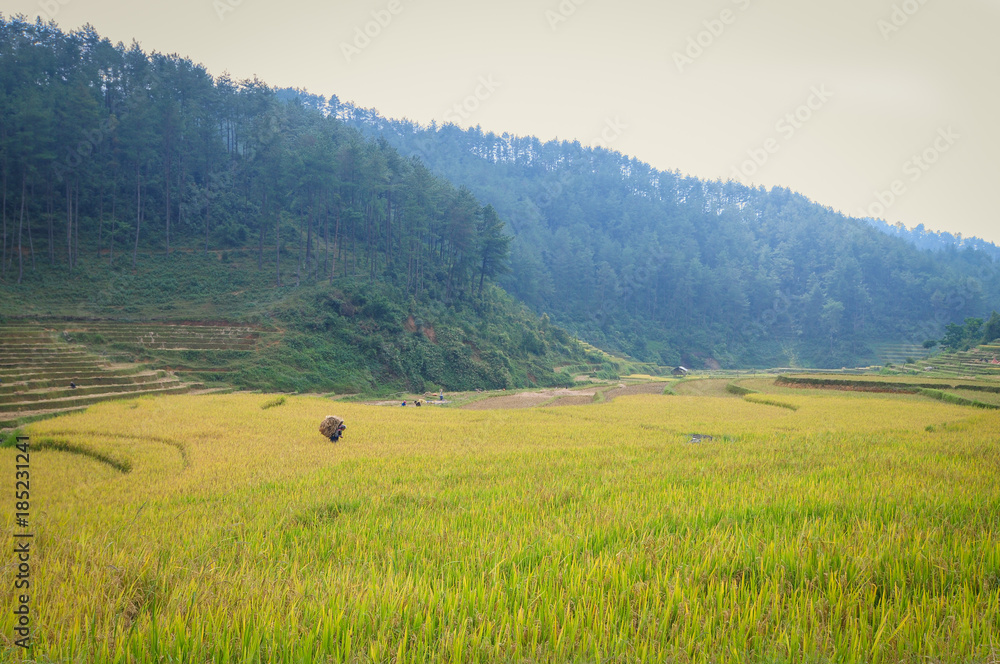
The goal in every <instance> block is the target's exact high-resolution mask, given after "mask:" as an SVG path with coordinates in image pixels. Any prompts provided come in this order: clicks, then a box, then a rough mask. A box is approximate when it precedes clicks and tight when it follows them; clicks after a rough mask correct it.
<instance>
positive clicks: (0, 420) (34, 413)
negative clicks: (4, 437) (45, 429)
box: [0, 406, 87, 429]
mask: <svg viewBox="0 0 1000 664" xmlns="http://www.w3.org/2000/svg"><path fill="white" fill-rule="evenodd" d="M83 410H87V407H86V406H76V407H73V408H58V409H56V410H29V411H23V412H20V413H17V415H16V416H13V417H12V416H11V414H10V413H0V429H16V428H17V427H20V426H23V425H25V424H27V423H28V422H34V421H37V420H44V419H46V418H49V417H55V416H56V415H65V414H66V413H77V412H80V411H83Z"/></svg>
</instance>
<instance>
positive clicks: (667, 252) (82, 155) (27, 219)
mask: <svg viewBox="0 0 1000 664" xmlns="http://www.w3.org/2000/svg"><path fill="white" fill-rule="evenodd" d="M0 63H2V65H3V66H2V67H0V114H2V118H3V127H2V131H0V168H2V187H3V193H2V196H3V227H4V243H3V254H2V258H3V260H2V261H0V262H2V267H3V273H2V278H3V279H4V282H3V283H4V287H5V288H13V285H15V282H16V283H20V284H21V286H19V287H18V289H14V290H12V291H11V292H14V293H16V294H18V297H19V298H22V299H21V301H28V300H30V299H31V297H32V293H39V292H41V291H40V289H43V288H44V285H45V284H47V283H51V282H52V280H53V279H56V280H59V281H60V282H63V283H66V284H70V285H73V284H78V285H79V284H88V286H87V287H88V288H89V287H94V288H96V289H97V291H98V292H103V293H108V292H109V289H107V288H105V287H102V286H101V285H100V284H102V283H105V282H106V281H107V280H110V279H117V280H118V282H117V283H122V276H123V275H128V274H141V275H142V278H143V279H144V284H146V287H148V288H150V289H154V290H156V289H157V288H158V294H157V295H156V296H155V297H153V298H151V297H150V296H149V292H148V291H140V290H130V289H128V288H123V287H117V288H116V289H114V291H113V296H109V297H108V298H106V299H107V301H106V302H105V301H104V300H101V299H100V298H95V299H94V300H93V301H92V304H93V307H92V309H90V310H88V311H89V313H92V314H100V315H115V314H116V313H117V314H118V315H120V314H122V313H123V312H126V313H127V312H128V311H129V309H128V308H129V307H135V306H136V304H135V303H136V301H138V300H142V301H143V303H144V304H145V305H149V304H150V303H152V302H159V303H160V304H159V305H157V306H161V310H162V311H163V312H170V311H173V310H176V307H177V306H178V304H177V302H173V301H171V295H172V294H173V295H177V296H180V295H181V294H184V293H185V292H187V291H188V290H190V288H189V284H188V283H187V281H181V282H180V283H178V270H183V269H184V268H185V267H186V264H185V260H186V257H190V256H191V255H192V254H202V255H204V254H208V253H210V252H224V253H225V254H226V256H227V260H229V258H232V259H234V262H233V264H232V267H231V268H230V269H231V270H232V278H233V279H234V280H237V281H239V280H244V281H251V282H253V283H254V284H255V285H254V286H253V287H254V288H262V286H261V284H267V283H271V284H272V286H270V288H272V290H273V292H272V291H268V293H269V295H268V296H267V297H264V296H261V299H260V300H259V303H260V307H258V309H260V308H267V306H270V304H269V303H272V302H273V301H274V300H275V299H276V298H278V295H276V294H275V293H279V294H280V293H289V292H293V291H294V290H295V289H296V288H297V289H300V290H303V291H305V290H309V289H312V290H309V292H310V293H315V294H316V297H315V298H313V299H312V300H309V303H308V313H302V312H299V313H298V314H296V316H298V323H299V324H301V326H302V330H303V333H304V334H306V333H307V332H309V331H310V330H311V333H314V334H316V335H324V334H326V335H334V336H336V335H340V336H339V337H338V338H340V339H341V341H342V346H341V349H340V351H338V353H339V352H344V353H346V352H347V350H346V349H347V348H355V349H358V353H359V354H360V355H363V356H364V357H365V358H366V359H365V361H364V362H362V363H361V364H362V365H363V366H364V371H366V372H368V373H367V374H366V375H367V376H368V378H367V379H366V380H376V378H378V379H385V380H407V381H410V382H419V381H420V380H423V379H425V378H432V379H434V380H436V381H437V382H438V383H440V384H444V385H448V384H449V383H450V384H458V383H462V384H466V385H473V384H474V381H487V382H488V383H489V384H491V385H503V384H506V383H508V382H510V381H515V382H517V381H520V382H525V381H529V382H530V381H531V380H532V379H531V378H529V376H534V379H538V372H539V371H542V368H544V367H546V366H547V367H549V370H550V369H551V366H552V361H553V357H552V356H550V355H547V354H548V353H550V352H556V350H557V349H558V348H566V349H568V348H569V347H568V346H564V344H565V342H566V340H565V339H564V338H563V337H560V336H559V335H558V334H557V333H555V332H553V331H551V330H549V331H548V332H547V331H546V330H548V328H547V326H548V325H549V323H548V321H549V320H550V321H551V322H553V323H555V324H557V325H559V326H563V327H565V328H566V329H568V330H570V331H571V332H573V333H574V334H576V335H578V336H579V337H580V338H582V339H584V340H587V341H590V342H592V343H594V344H596V345H598V346H601V347H604V348H607V349H610V350H614V351H620V352H624V353H628V354H630V355H631V356H633V357H635V358H638V359H640V360H643V361H649V362H656V363H660V364H666V365H676V364H682V363H683V364H689V365H693V366H699V367H700V366H719V365H721V366H726V367H737V366H774V365H787V364H802V365H816V366H842V365H854V364H870V363H874V362H877V361H878V353H877V346H878V344H880V343H885V342H901V341H902V342H907V343H912V344H920V343H921V342H923V341H924V340H925V339H928V338H933V337H935V336H936V335H938V334H940V333H941V331H942V330H943V329H944V326H945V325H946V324H947V323H951V322H957V321H961V320H963V319H964V318H965V317H967V316H973V315H980V316H983V315H986V314H988V313H989V311H990V310H991V309H995V308H1000V271H998V268H997V264H996V262H995V257H996V247H995V246H993V245H988V244H987V243H981V242H970V241H968V240H963V241H962V243H949V242H948V238H946V237H942V236H939V237H938V238H937V239H932V238H930V237H929V236H922V239H924V240H927V241H929V242H931V244H934V245H942V244H943V248H941V246H934V247H933V248H934V249H936V250H935V251H931V250H927V249H922V248H920V247H918V246H915V245H914V244H913V243H912V242H908V241H905V240H904V239H901V238H899V237H891V236H890V235H887V234H886V233H884V232H879V231H877V230H876V229H875V228H874V227H873V226H872V224H871V223H870V222H868V221H862V220H856V219H849V218H846V217H844V216H842V215H840V214H837V213H834V212H833V211H832V210H830V209H828V208H825V207H823V206H821V205H818V204H816V203H813V202H811V201H809V200H807V199H805V198H804V197H802V196H800V195H797V194H795V193H793V192H791V191H788V190H785V189H780V188H775V189H772V190H771V191H765V190H764V189H763V188H757V189H754V188H749V187H746V186H744V185H741V184H737V183H733V182H725V183H723V182H721V181H715V182H705V181H702V180H698V179H696V178H691V177H685V176H683V175H681V174H679V173H676V172H674V173H671V172H663V171H658V170H655V169H653V168H651V167H650V166H649V165H647V164H644V163H642V162H640V161H638V160H635V159H631V158H628V157H626V156H624V155H621V154H619V153H617V152H614V151H611V150H609V149H603V148H598V149H593V148H586V147H583V146H582V145H580V143H578V142H574V143H569V142H562V143H556V142H550V143H545V144H543V143H541V142H540V141H538V140H537V139H534V138H530V137H514V136H510V135H502V136H497V135H494V134H486V133H483V132H482V131H479V130H477V129H470V130H461V129H459V128H458V127H456V126H454V125H446V126H444V127H437V126H431V127H421V126H418V125H415V124H413V123H410V122H407V121H405V120H402V121H393V120H386V119H384V118H382V117H380V116H379V115H378V114H377V113H376V112H374V111H368V110H364V109H358V108H355V107H354V106H352V105H350V104H341V103H340V102H339V101H338V100H336V99H332V100H329V101H327V100H324V99H321V98H316V97H311V96H309V95H308V94H304V93H298V92H295V91H289V90H281V91H279V90H276V89H274V88H271V87H269V83H271V84H273V83H275V82H261V81H233V80H230V79H229V78H227V77H221V78H219V79H213V78H212V77H211V76H209V75H208V74H207V73H206V71H205V70H204V68H202V67H200V66H198V65H197V64H195V63H192V62H191V61H190V60H186V59H184V58H181V57H177V56H164V55H161V54H152V55H147V54H145V53H144V52H143V51H142V49H141V48H140V47H139V46H138V45H136V44H133V45H132V46H131V47H125V46H124V45H121V44H119V45H117V46H115V45H112V44H111V43H110V42H108V41H107V40H103V39H101V38H100V36H99V35H97V34H96V32H95V31H93V30H92V29H85V30H81V31H77V32H73V33H69V34H67V33H63V32H62V31H60V30H59V29H58V28H56V27H55V26H54V25H48V26H46V25H42V24H35V23H29V22H26V21H22V20H20V19H17V18H15V19H5V20H3V22H2V23H0ZM277 83H280V82H277ZM361 132H364V133H366V134H368V135H369V138H367V139H366V138H364V137H363V136H362V134H361ZM611 138H613V127H609V141H610V139H611ZM609 145H612V147H613V144H611V143H609ZM414 157H415V159H414ZM442 178H443V179H442ZM445 180H447V182H446V181H445ZM219 255H222V254H221V253H220V254H219ZM91 257H93V260H94V261H96V260H97V257H100V262H98V263H94V262H93V261H92V260H91ZM164 261H167V262H164ZM95 265H99V266H101V267H100V269H97V268H96V267H94V266H95ZM197 265H198V264H197V263H196V261H191V262H190V266H191V269H192V270H201V269H202V268H201V267H195V266H197ZM154 266H155V268H154ZM164 266H166V267H164ZM212 269H213V274H217V273H218V272H217V270H218V267H217V266H216V267H213V268H212ZM223 269H225V268H223ZM151 270H152V272H151ZM42 275H44V278H43V276H42ZM157 278H162V283H160V284H159V286H156V279H157ZM491 283H498V284H500V285H502V286H503V288H504V289H505V290H506V291H507V292H508V293H510V294H511V295H513V296H514V297H516V298H517V299H519V300H521V301H522V302H524V303H525V304H526V305H527V306H528V307H530V308H531V309H532V310H533V311H534V312H535V314H536V316H541V314H547V316H548V319H543V320H539V319H537V318H536V319H535V320H534V322H528V319H527V318H525V317H524V316H523V315H522V314H516V315H514V314H513V313H512V312H514V311H515V310H516V307H514V306H513V304H512V303H510V302H509V300H508V299H505V297H504V296H503V294H502V293H499V292H498V291H495V289H493V288H491V286H490V284H491ZM80 287H82V286H80ZM192 288H193V287H192ZM32 289H34V290H32ZM232 290H233V292H237V291H238V289H236V288H234V289H232ZM70 291H72V288H70ZM262 292H263V291H262ZM44 294H45V296H46V297H54V295H52V292H46V293H44ZM375 294H377V295H378V296H377V297H376V296H375ZM310 297H311V296H310ZM156 298H159V299H156ZM303 306H306V305H303ZM115 307H118V309H116V308H115ZM253 310H254V306H252V305H248V306H247V307H246V308H245V310H244V313H245V314H247V315H249V313H250V312H252V311H253ZM357 311H361V312H362V313H363V315H364V316H365V320H366V321H367V322H365V323H364V325H363V326H362V327H360V328H359V327H358V326H357V325H356V323H358V321H357V320H356V319H354V318H353V317H354V316H355V312H357ZM421 312H423V313H421ZM8 313H10V312H8ZM257 313H259V311H257ZM284 313H285V315H289V312H288V311H285V312H284ZM426 314H430V315H433V316H436V317H438V318H439V319H440V320H441V321H445V320H450V321H452V323H449V327H447V328H443V329H450V330H452V332H451V333H449V334H445V335H440V334H439V335H438V337H439V339H440V338H443V339H447V340H448V343H449V344H450V346H449V348H451V349H452V351H454V352H453V353H452V354H451V355H449V354H447V353H445V354H441V351H440V348H438V349H437V350H435V349H434V348H430V347H429V346H425V345H423V342H422V341H421V342H419V344H417V343H416V342H412V339H411V340H410V341H406V339H409V337H406V336H405V335H404V333H403V322H404V321H406V319H407V317H408V316H415V319H414V320H417V319H420V318H421V315H426ZM348 319H351V321H348ZM459 319H461V320H462V321H464V322H458V321H459ZM352 321H353V322H352ZM380 326H381V327H380ZM348 329H349V330H350V331H348ZM390 330H391V333H390ZM375 332H378V333H380V334H381V333H385V334H386V335H387V336H386V337H385V338H384V339H383V340H382V341H383V344H382V345H381V346H380V345H379V344H374V345H372V344H370V343H369V342H370V341H371V336H372V334H373V333H375ZM411 342H412V343H411ZM428 343H431V345H432V346H433V345H434V343H432V342H428ZM415 344H416V345H415ZM369 346H370V347H369ZM463 348H464V349H465V350H463ZM558 352H564V351H558ZM565 352H570V351H568V350H566V351H565ZM434 353H438V354H437V355H434ZM463 353H464V354H463ZM339 357H341V359H340V360H339V361H343V356H339ZM414 358H416V359H414ZM546 358H547V359H546ZM459 360H461V361H459ZM456 363H457V364H456ZM463 363H464V364H463ZM455 366H465V367H466V368H465V369H464V370H461V371H458V372H457V373H455V372H452V373H449V371H451V370H452V368H453V367H455ZM529 366H532V367H534V369H530V370H529ZM463 372H464V373H463ZM435 377H436V378H435ZM473 377H474V379H473Z"/></svg>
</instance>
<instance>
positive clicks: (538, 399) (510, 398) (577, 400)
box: [462, 383, 667, 410]
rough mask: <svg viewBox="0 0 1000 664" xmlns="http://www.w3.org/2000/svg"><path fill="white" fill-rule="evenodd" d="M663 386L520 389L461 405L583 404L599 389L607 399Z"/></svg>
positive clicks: (663, 385)
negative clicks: (535, 390)
mask: <svg viewBox="0 0 1000 664" xmlns="http://www.w3.org/2000/svg"><path fill="white" fill-rule="evenodd" d="M666 386H667V383H640V384H638V385H625V384H619V385H618V387H612V388H611V389H607V388H606V387H604V388H600V387H595V388H591V389H584V390H567V389H555V390H541V391H539V392H520V393H518V394H510V395H504V396H500V397H490V398H489V399H482V400H480V401H473V402H472V403H470V404H466V405H464V406H462V408H465V409H467V410H493V409H498V408H534V407H537V406H542V405H549V406H586V405H588V404H591V403H594V397H595V396H597V393H598V391H600V390H602V389H607V391H606V392H605V393H604V398H605V400H607V401H610V400H612V399H615V398H617V397H624V396H629V395H632V394H663V390H664V388H666Z"/></svg>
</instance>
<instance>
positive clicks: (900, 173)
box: [0, 0, 1000, 243]
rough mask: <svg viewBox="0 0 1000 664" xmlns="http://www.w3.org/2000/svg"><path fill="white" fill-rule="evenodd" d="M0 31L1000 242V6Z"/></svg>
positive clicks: (157, 15) (122, 12) (533, 3)
mask: <svg viewBox="0 0 1000 664" xmlns="http://www.w3.org/2000/svg"><path fill="white" fill-rule="evenodd" d="M0 12H2V13H3V14H4V15H5V16H11V15H14V14H18V13H24V14H27V15H28V16H31V17H34V16H36V15H39V14H41V15H43V16H44V17H46V18H49V17H51V18H52V19H54V20H55V21H56V22H57V23H58V24H59V25H60V27H62V28H63V29H64V30H71V29H75V28H77V27H79V26H81V25H83V24H85V23H90V24H92V25H93V26H94V27H95V28H96V29H97V30H98V32H99V33H101V34H102V35H103V36H106V37H108V38H110V39H111V40H112V41H114V42H118V41H124V42H126V43H129V42H131V41H132V39H136V40H138V41H139V43H140V44H141V45H142V46H143V47H144V48H145V49H146V50H147V51H154V50H155V51H160V52H164V53H178V54H180V55H183V56H187V57H190V58H191V59H192V60H194V61H196V62H200V63H203V64H204V65H206V66H207V67H208V69H209V71H210V72H212V73H213V74H215V75H218V74H221V73H223V72H224V71H228V72H229V73H230V75H231V76H233V77H234V78H249V77H253V76H254V75H256V76H258V77H259V78H261V79H262V80H264V81H266V82H267V83H268V84H270V85H273V86H279V87H286V86H288V87H302V88H307V89H308V90H310V91H311V92H313V93H316V94H323V95H325V96H329V95H331V94H336V95H337V96H338V97H340V99H342V100H344V101H353V102H355V103H356V104H358V105H360V106H364V107H375V108H377V109H378V110H379V111H380V112H381V113H382V114H383V115H385V116H387V117H392V118H402V117H407V118H410V119H411V120H415V121H419V122H421V123H427V122H429V121H430V120H432V119H435V120H437V121H438V122H441V121H443V120H445V119H446V117H447V118H452V119H458V120H460V122H459V124H461V125H463V126H475V125H477V124H478V125H481V126H482V127H483V129H485V130H491V131H495V132H497V133H502V132H505V131H506V132H511V133H514V134H518V135H535V136H538V137H539V138H541V139H542V140H548V139H552V138H559V139H569V140H573V139H578V140H580V141H581V142H582V143H584V144H593V143H594V141H595V140H598V139H600V138H601V136H602V134H604V136H605V137H608V138H612V139H613V141H612V142H611V143H610V147H612V148H613V149H616V150H620V151H621V152H624V153H626V154H629V155H632V156H635V157H638V158H640V159H642V160H644V161H647V162H649V163H651V164H653V165H654V166H656V167H657V168H660V169H664V170H675V169H676V170H679V171H680V172H681V173H684V174H689V175H695V176H698V177H702V178H707V179H716V178H721V179H723V180H726V179H730V178H734V179H735V178H737V177H739V178H740V179H742V180H743V181H744V182H746V183H752V184H755V185H756V184H763V185H764V186H767V187H771V186H774V185H780V186H786V187H789V188H791V189H794V190H796V191H799V192H801V193H803V194H805V195H806V196H809V197H810V198H811V199H813V200H814V201H816V202H818V203H821V204H823V205H828V206H830V207H833V208H835V209H838V210H841V211H844V212H846V213H848V214H851V215H856V216H858V215H860V214H861V212H862V211H864V210H867V211H869V212H875V213H879V212H881V210H882V209H884V212H882V213H881V214H876V215H874V216H881V217H883V218H885V219H886V220H888V221H889V222H891V223H895V222H897V221H902V222H903V223H904V224H906V225H907V226H908V227H912V226H915V225H917V224H920V223H923V224H924V225H925V226H926V227H927V228H930V229H935V230H947V231H950V232H952V233H962V234H963V235H967V236H968V235H978V236H980V237H983V238H986V239H988V240H991V241H994V242H998V243H1000V216H998V214H997V211H996V207H995V203H994V194H995V192H996V190H997V189H998V187H1000V162H998V155H1000V122H998V120H1000V39H998V38H997V34H998V33H1000V0H837V1H832V0H830V1H826V2H815V1H813V0H708V1H705V2H693V1H691V2H685V1H682V0H676V1H672V0H663V1H661V2H652V1H648V0H562V1H561V2H560V0H506V1H504V2H483V1H482V0H358V1H354V2H347V1H343V2H315V1H310V0H282V1H281V2H278V1H276V0H171V1H170V2H152V1H150V0H129V1H121V0H0ZM379 17H381V19H382V23H384V24H385V25H384V27H383V26H382V25H378V24H376V23H373V21H375V20H376V18H379ZM366 28H367V30H368V32H369V33H371V34H374V35H375V36H373V37H371V38H370V41H369V42H368V43H366V42H365V41H364V40H363V39H358V32H359V31H364V30H365V29H366ZM698 42H700V43H701V44H700V45H698ZM345 45H348V46H351V47H353V49H348V50H349V51H350V53H349V54H346V55H345ZM359 46H360V47H361V48H359ZM354 49H356V50H354ZM484 80H485V81H487V82H490V85H489V86H488V87H487V86H484V85H483V84H482V83H481V81H484ZM477 93H478V96H479V98H476V97H475V95H476V94H477ZM456 104H459V105H460V109H461V110H460V111H456V110H454V107H455V105H456ZM810 105H811V106H812V108H810ZM789 114H791V116H792V117H791V119H789V118H788V117H787V116H788V115H789ZM796 115H797V116H798V117H797V118H796ZM609 123H610V124H612V125H617V126H619V127H622V129H621V131H620V135H617V134H618V132H617V130H615V131H612V130H610V129H609V130H608V131H607V132H605V129H606V128H608V127H609ZM752 156H756V158H757V162H760V165H758V164H757V163H754V162H753V161H748V160H750V159H751V157H752ZM914 157H916V158H917V160H914ZM734 169H736V170H734ZM894 186H895V189H896V193H892V189H893V187H894ZM880 199H881V201H880ZM893 199H894V200H893ZM883 205H884V208H881V207H880V206H883Z"/></svg>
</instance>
